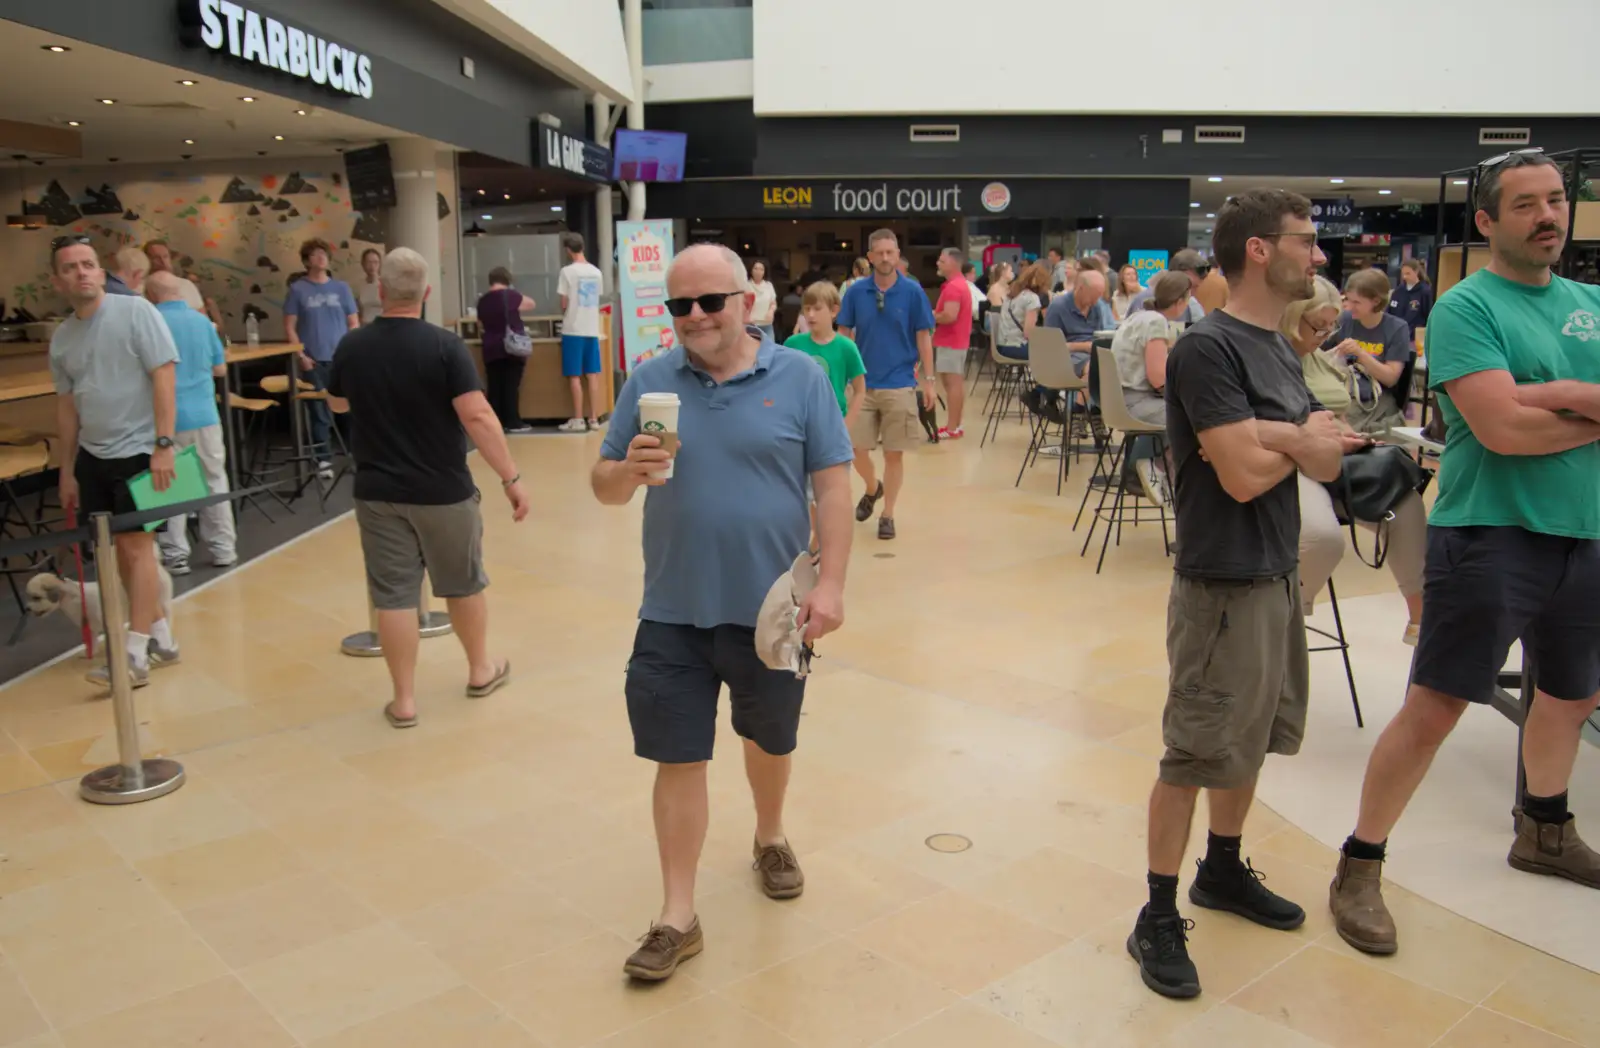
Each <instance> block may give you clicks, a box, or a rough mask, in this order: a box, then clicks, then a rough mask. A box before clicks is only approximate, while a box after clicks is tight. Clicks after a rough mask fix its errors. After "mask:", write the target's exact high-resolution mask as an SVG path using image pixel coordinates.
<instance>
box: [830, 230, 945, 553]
mask: <svg viewBox="0 0 1600 1048" xmlns="http://www.w3.org/2000/svg"><path fill="white" fill-rule="evenodd" d="M867 257H868V258H869V259H871V261H872V279H871V280H858V281H856V282H855V283H854V284H851V285H850V289H849V290H848V291H846V292H845V293H844V301H843V302H842V303H841V304H840V306H839V321H838V329H839V333H840V334H841V335H843V336H844V337H845V338H848V339H852V340H853V341H854V342H855V344H856V345H857V346H858V347H859V348H860V350H861V362H862V363H863V364H865V365H866V367H867V395H866V397H865V399H863V400H862V402H861V408H860V410H858V411H857V412H856V421H855V424H854V426H853V427H852V429H851V433H850V439H851V441H852V442H853V443H854V444H855V448H856V472H857V473H860V474H861V479H862V480H864V481H866V482H867V493H866V494H865V495H862V496H861V501H860V502H858V503H857V504H856V520H866V519H867V518H868V517H870V516H872V509H873V507H874V506H875V505H876V504H877V502H878V500H879V499H882V500H883V513H882V514H881V515H880V516H879V517H878V537H879V538H880V539H892V538H894V536H895V530H894V507H895V502H896V501H897V500H898V499H899V497H900V488H901V486H902V485H903V484H904V483H905V479H906V463H905V453H906V452H908V451H915V450H917V449H918V448H919V447H921V446H922V441H923V435H922V419H921V416H920V414H919V413H918V411H917V378H918V370H917V369H918V368H919V367H920V368H921V379H922V404H923V406H924V407H926V408H928V410H930V411H931V410H933V404H934V398H935V393H934V387H933V381H934V380H933V307H932V306H930V305H929V304H928V295H927V293H926V292H924V291H923V290H922V285H921V284H918V283H917V282H916V281H915V280H912V279H911V278H910V277H907V276H905V275H903V274H902V273H900V272H899V266H900V242H899V241H898V240H896V239H895V235H894V233H893V232H892V231H890V230H887V229H880V230H878V231H877V232H876V233H873V234H872V235H871V236H870V237H868V238H867ZM879 444H882V445H883V481H882V482H881V483H880V482H879V481H878V472H877V470H876V469H875V468H874V467H873V463H872V449H873V448H875V447H877V446H878V445H879Z"/></svg>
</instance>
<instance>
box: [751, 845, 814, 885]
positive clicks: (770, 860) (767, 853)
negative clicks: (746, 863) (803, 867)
mask: <svg viewBox="0 0 1600 1048" xmlns="http://www.w3.org/2000/svg"><path fill="white" fill-rule="evenodd" d="M753 854H754V855H755V859H756V861H755V863H754V866H753V867H752V868H753V869H756V870H760V871H761V890H762V891H764V892H766V893H767V898H769V899H793V898H796V897H797V896H799V894H800V893H801V892H803V891H805V890H806V875H805V874H804V873H801V872H800V860H799V859H796V858H795V857H794V850H793V849H792V848H790V847H789V842H788V841H784V842H783V843H782V844H769V845H767V846H766V847H765V848H763V847H762V846H761V842H760V841H757V842H756V843H755V847H754V849H753Z"/></svg>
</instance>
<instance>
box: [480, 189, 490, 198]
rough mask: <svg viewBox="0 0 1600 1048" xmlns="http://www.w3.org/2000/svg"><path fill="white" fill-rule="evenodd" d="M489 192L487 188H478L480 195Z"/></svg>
mask: <svg viewBox="0 0 1600 1048" xmlns="http://www.w3.org/2000/svg"><path fill="white" fill-rule="evenodd" d="M487 192H489V191H488V190H487V189H480V190H478V195H479V196H483V195H484V194H485V193H487Z"/></svg>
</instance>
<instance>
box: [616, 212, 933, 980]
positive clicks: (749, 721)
mask: <svg viewBox="0 0 1600 1048" xmlns="http://www.w3.org/2000/svg"><path fill="white" fill-rule="evenodd" d="M667 294H668V295H669V296H670V297H669V298H668V299H667V301H666V306H667V310H668V312H670V313H671V314H672V317H673V327H674V329H675V330H676V333H677V336H678V345H677V347H676V348H675V349H673V350H672V351H671V352H670V353H667V354H666V355H665V356H660V357H656V358H654V359H652V360H648V361H645V362H644V363H643V364H641V365H640V366H639V367H638V369H637V370H635V371H634V373H633V374H632V375H631V376H630V377H629V379H628V381H627V383H626V384H625V385H624V386H623V387H622V392H621V393H619V394H618V395H617V405H616V411H615V412H614V414H613V415H612V417H611V426H610V428H609V430H608V431H607V433H606V439H605V443H604V444H603V445H602V446H601V449H600V461H599V462H598V463H597V464H596V465H595V467H594V472H593V475H592V476H591V478H590V480H591V484H592V486H593V488H594V493H595V497H596V498H597V499H599V500H600V501H601V502H602V503H605V504H606V505H613V506H620V505H624V504H626V503H627V502H629V501H630V500H631V499H632V498H633V493H634V492H635V491H636V490H637V489H639V488H641V487H642V488H647V489H648V491H647V494H646V497H645V503H644V604H643V606H642V607H641V608H640V609H639V620H640V621H639V629H638V632H637V634H636V635H635V637H634V647H633V656H632V658H631V659H630V660H629V662H628V671H627V686H626V695H627V703H628V720H629V722H630V724H631V725H632V728H633V745H634V752H635V753H637V754H638V755H639V756H640V757H642V758H644V759H645V760H649V761H654V762H656V765H657V768H656V785H655V826H656V838H657V842H658V845H659V848H660V852H661V870H662V887H663V894H664V896H665V901H664V903H663V905H662V908H661V915H660V917H659V918H658V919H657V920H656V921H655V922H654V923H653V924H652V925H651V928H650V931H649V932H648V933H647V934H646V935H645V937H644V939H643V940H642V944H641V945H640V947H639V949H638V950H636V951H635V952H634V953H633V955H632V956H630V957H629V958H628V960H627V963H626V964H625V965H624V967H623V970H624V971H626V972H627V973H628V974H629V975H631V976H633V977H634V978H636V979H645V980H651V981H657V980H661V979H666V978H668V977H670V976H671V975H672V973H673V972H674V971H676V970H677V967H678V963H679V962H680V961H685V960H688V959H689V958H690V957H693V956H694V955H695V954H697V953H699V952H700V951H701V949H702V947H703V940H702V939H701V934H700V922H699V919H698V918H697V917H696V916H695V905H694V882H695V869H696V868H697V866H698V865H699V862H700V849H701V847H702V845H704V843H705V836H706V823H707V820H708V806H707V800H706V764H707V762H708V761H710V760H711V753H712V744H713V741H714V738H715V734H716V722H717V695H718V692H719V691H720V689H721V688H722V686H723V685H724V684H726V685H727V686H728V696H729V702H730V703H731V705H732V709H733V730H734V731H735V732H737V733H738V734H739V736H740V737H741V738H742V739H743V740H744V762H745V773H746V775H747V777H748V778H749V780H750V789H751V792H752V793H753V794H754V797H755V809H756V837H755V845H754V849H753V850H754V854H755V860H756V869H758V870H759V871H760V873H761V882H762V889H763V891H765V892H766V894H767V895H768V896H770V897H772V898H774V899H792V898H794V897H795V896H797V895H799V894H800V893H801V891H802V890H803V888H804V886H805V878H804V877H803V876H802V875H801V872H800V865H799V863H798V862H797V861H796V859H795V855H794V852H793V851H792V850H791V849H790V847H789V843H788V840H787V839H786V838H785V836H784V832H783V800H784V793H785V791H786V790H787V788H788V783H789V766H790V756H789V755H790V754H791V753H792V752H793V751H794V748H795V737H796V734H797V732H798V729H799V724H800V704H801V701H802V699H803V697H804V694H805V681H804V680H803V679H800V678H798V677H796V676H795V675H794V674H793V673H790V672H786V671H781V670H772V669H768V668H767V667H766V666H765V665H764V664H763V662H762V661H761V659H760V657H759V656H758V655H757V653H756V649H755V625H756V618H757V613H758V612H759V611H760V609H761V605H762V602H763V600H764V599H765V597H766V595H767V591H768V590H769V589H771V588H772V584H773V583H774V582H776V581H777V580H778V579H779V578H780V577H781V576H783V575H784V574H785V573H786V572H788V571H789V569H790V567H791V565H792V564H793V563H794V561H795V558H796V556H797V555H799V554H800V553H801V552H802V551H804V550H805V549H806V544H807V542H808V541H809V538H810V532H811V522H810V518H809V513H808V504H807V498H806V482H807V480H808V479H809V480H810V482H811V485H812V487H813V488H814V489H815V492H816V506H817V509H816V519H817V541H818V547H819V549H820V551H821V566H820V579H819V581H818V583H817V586H816V588H815V589H814V590H812V591H811V593H810V594H808V595H807V596H806V597H805V599H804V600H803V601H802V603H801V606H800V622H801V624H802V625H804V626H805V637H806V640H807V641H808V642H809V641H814V640H816V639H817V638H819V637H822V636H824V635H826V634H828V633H831V632H832V631H833V630H836V629H838V628H839V626H840V624H841V623H842V622H843V621H844V577H845V568H846V565H847V564H848V563H849V560H850V538H851V523H850V473H849V468H848V464H849V462H850V461H851V459H852V458H853V457H854V456H853V453H852V450H851V447H850V436H849V434H848V433H847V432H846V430H845V426H844V420H843V419H842V418H841V417H840V415H839V402H838V400H837V398H836V397H835V396H834V392H833V387H832V385H830V384H829V382H828V378H827V376H826V375H825V374H824V373H823V371H822V369H821V368H819V367H817V366H816V364H815V363H813V362H812V360H811V358H810V357H809V356H807V355H806V354H804V353H802V352H799V351H798V350H791V349H784V348H783V347H780V346H778V345H776V344H775V343H773V342H772V340H771V339H767V338H764V337H762V335H761V332H760V331H759V330H757V329H755V328H753V327H750V326H749V323H748V321H749V317H750V310H751V308H752V307H753V306H754V304H755V292H754V290H753V289H752V288H751V286H750V281H749V278H748V277H747V276H746V275H745V270H744V264H743V262H741V261H740V259H739V256H738V255H736V254H734V253H733V252H732V251H730V250H728V249H727V248H725V247H721V246H719V245H714V244H702V245H698V246H695V247H691V248H689V249H688V250H686V251H684V252H683V253H682V254H681V255H679V256H678V257H677V258H676V259H675V260H674V261H673V263H672V267H671V268H670V269H669V270H668V271H667ZM924 304H926V303H924ZM646 393H674V394H676V395H677V397H678V401H679V408H678V433H677V437H678V441H679V444H678V451H677V453H676V454H675V455H674V454H669V452H668V451H667V450H664V449H663V448H662V446H661V439H660V438H659V437H655V436H651V435H649V434H645V433H641V432H640V430H639V398H640V396H641V395H643V394H646ZM669 459H670V460H672V463H673V465H672V478H671V479H670V480H662V479H659V478H657V477H656V476H655V474H656V473H659V472H664V468H663V467H664V465H665V464H666V462H667V461H668V460H669Z"/></svg>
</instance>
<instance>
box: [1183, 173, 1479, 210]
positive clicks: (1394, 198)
mask: <svg viewBox="0 0 1600 1048" xmlns="http://www.w3.org/2000/svg"><path fill="white" fill-rule="evenodd" d="M1217 177H1220V178H1221V179H1222V181H1221V182H1212V181H1210V180H1209V179H1208V178H1192V179H1190V180H1189V199H1190V200H1192V201H1198V202H1199V203H1200V205H1201V206H1200V207H1199V208H1198V209H1196V210H1199V211H1202V212H1205V211H1216V209H1217V208H1219V207H1221V206H1222V202H1223V201H1224V200H1226V199H1228V197H1230V196H1232V195H1233V194H1235V193H1239V192H1243V191H1244V190H1246V189H1255V188H1257V187H1259V186H1270V187H1272V188H1274V189H1289V190H1293V191H1294V192H1296V193H1301V194H1304V195H1305V196H1308V197H1313V198H1316V199H1327V198H1329V197H1350V198H1352V199H1353V200H1354V201H1355V205H1356V207H1383V206H1394V207H1398V206H1400V205H1401V204H1435V203H1438V201H1439V180H1438V179H1437V178H1355V177H1346V176H1341V175H1339V174H1338V173H1337V172H1334V173H1331V174H1329V175H1328V177H1327V178H1274V177H1271V176H1266V175H1238V176H1230V175H1226V174H1224V175H1220V176H1217ZM1341 177H1342V178H1343V179H1344V180H1343V181H1342V182H1334V181H1333V179H1335V178H1341ZM1381 189H1387V190H1389V192H1388V193H1387V194H1384V193H1380V192H1379V190H1381ZM1446 189H1447V190H1448V192H1447V193H1446V194H1445V196H1446V199H1447V200H1449V201H1451V202H1452V203H1459V202H1461V201H1463V200H1465V199H1466V192H1467V190H1466V187H1465V186H1458V185H1454V184H1451V185H1448V186H1446Z"/></svg>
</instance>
